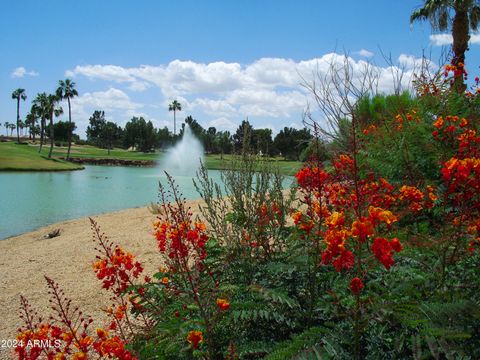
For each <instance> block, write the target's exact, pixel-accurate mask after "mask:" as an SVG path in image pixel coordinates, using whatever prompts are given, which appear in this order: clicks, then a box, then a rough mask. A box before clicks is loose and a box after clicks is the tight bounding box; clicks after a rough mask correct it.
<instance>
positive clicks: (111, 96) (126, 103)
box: [75, 88, 143, 111]
mask: <svg viewBox="0 0 480 360" xmlns="http://www.w3.org/2000/svg"><path fill="white" fill-rule="evenodd" d="M75 102H76V104H77V105H79V106H88V107H92V108H95V109H101V110H106V111H108V110H136V109H139V108H141V107H143V105H142V104H137V103H134V102H132V101H131V100H130V98H129V96H128V95H127V94H125V93H124V92H123V91H122V90H119V89H115V88H110V89H108V90H107V91H97V92H93V93H85V94H83V95H82V96H80V97H79V98H77V99H76V101H75Z"/></svg>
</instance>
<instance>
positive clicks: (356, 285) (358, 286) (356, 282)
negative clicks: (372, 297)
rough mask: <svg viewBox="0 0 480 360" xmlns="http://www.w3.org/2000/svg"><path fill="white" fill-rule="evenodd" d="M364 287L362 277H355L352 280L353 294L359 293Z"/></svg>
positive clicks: (351, 288)
mask: <svg viewBox="0 0 480 360" xmlns="http://www.w3.org/2000/svg"><path fill="white" fill-rule="evenodd" d="M362 289H363V282H362V279H360V278H358V277H354V278H353V279H352V281H351V282H350V290H351V291H352V294H353V295H358V294H360V292H361V291H362Z"/></svg>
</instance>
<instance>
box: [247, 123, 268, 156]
mask: <svg viewBox="0 0 480 360" xmlns="http://www.w3.org/2000/svg"><path fill="white" fill-rule="evenodd" d="M252 148H253V150H254V151H255V153H257V154H261V155H272V154H273V140H272V130H271V129H254V130H253V132H252Z"/></svg>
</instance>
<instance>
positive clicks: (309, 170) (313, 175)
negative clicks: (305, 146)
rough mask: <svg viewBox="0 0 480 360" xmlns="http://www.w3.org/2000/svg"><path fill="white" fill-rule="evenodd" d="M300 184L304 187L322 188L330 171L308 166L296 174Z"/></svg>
mask: <svg viewBox="0 0 480 360" xmlns="http://www.w3.org/2000/svg"><path fill="white" fill-rule="evenodd" d="M295 177H296V179H297V182H298V186H300V187H301V188H304V189H310V190H318V189H321V187H322V186H323V184H324V183H325V181H326V180H327V179H328V173H327V172H326V171H325V170H324V169H322V168H319V167H313V166H307V167H304V168H302V169H300V171H298V172H297V173H296V174H295Z"/></svg>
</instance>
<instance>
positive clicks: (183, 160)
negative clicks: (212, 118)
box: [160, 124, 203, 177]
mask: <svg viewBox="0 0 480 360" xmlns="http://www.w3.org/2000/svg"><path fill="white" fill-rule="evenodd" d="M202 160H203V146H202V144H201V143H200V141H199V140H198V139H197V138H196V137H195V135H194V134H193V133H192V129H190V126H189V125H188V124H185V127H184V129H183V136H182V139H181V140H180V141H179V142H178V143H177V144H176V145H175V146H174V147H173V148H171V149H169V150H168V151H167V153H166V154H165V156H164V157H163V159H162V160H161V161H160V169H161V170H162V173H163V171H166V172H168V173H169V174H170V175H172V176H174V177H178V176H188V177H194V176H195V172H196V171H197V170H198V168H199V167H200V163H201V161H202Z"/></svg>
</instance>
